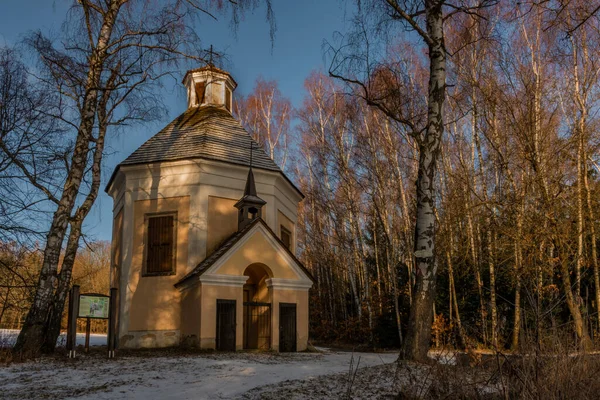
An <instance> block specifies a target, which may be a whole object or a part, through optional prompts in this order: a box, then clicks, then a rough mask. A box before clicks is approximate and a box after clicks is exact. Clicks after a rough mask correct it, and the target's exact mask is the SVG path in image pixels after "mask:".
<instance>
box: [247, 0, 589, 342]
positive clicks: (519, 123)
mask: <svg viewBox="0 0 600 400" xmlns="http://www.w3.org/2000/svg"><path fill="white" fill-rule="evenodd" d="M575 3H576V2H572V4H571V5H572V6H573V4H575ZM563 11H564V12H563V13H557V12H555V11H550V10H549V9H546V8H544V7H536V6H534V5H529V6H527V5H525V6H523V7H518V8H512V7H508V6H507V7H505V8H502V7H501V6H497V7H493V8H490V9H487V10H483V11H481V12H480V13H479V15H478V16H473V15H469V14H463V15H461V16H459V17H456V18H455V19H453V20H452V21H453V22H454V23H452V22H450V23H446V46H447V49H448V54H449V56H448V78H447V82H448V88H447V98H446V107H445V121H446V124H445V133H444V137H443V143H442V149H441V155H440V160H439V169H438V173H437V174H436V178H435V179H436V185H437V188H438V190H437V193H436V198H435V204H436V228H437V233H436V242H437V246H436V247H437V248H436V262H437V268H438V277H437V295H436V299H435V304H434V307H433V309H432V310H431V312H432V314H434V315H435V319H434V324H433V330H432V343H434V344H435V345H438V346H442V345H453V346H457V347H466V346H469V347H485V348H493V349H514V350H517V349H519V347H523V346H524V345H526V346H527V347H528V348H529V346H531V345H534V346H537V347H538V348H544V346H545V348H550V347H551V346H554V345H556V343H557V341H561V340H562V341H565V340H566V343H568V344H569V346H571V345H573V346H579V345H583V346H584V347H587V348H589V347H590V346H591V345H592V341H593V339H594V338H596V337H597V335H598V333H599V332H600V325H599V320H600V314H599V313H598V310H599V307H598V304H599V303H600V290H598V287H599V286H600V277H599V270H598V249H597V247H598V245H599V242H598V233H597V230H598V222H599V219H598V218H599V217H598V214H599V213H600V211H598V210H599V208H598V206H599V203H600V197H599V191H600V181H599V178H600V175H599V174H600V166H599V164H600V157H599V156H600V153H599V146H600V136H599V132H598V122H599V120H598V100H599V98H598V95H599V91H598V83H599V75H598V74H599V67H600V47H599V46H600V42H599V39H600V25H599V24H598V21H597V20H593V21H587V20H586V23H585V24H581V23H580V22H581V21H582V20H584V18H585V16H586V15H589V11H587V9H586V8H585V7H583V6H582V7H580V8H577V7H573V8H568V9H565V10H563ZM481 13H484V14H485V18H480V16H481ZM585 13H587V14H585ZM385 51H386V54H387V58H385V59H383V61H379V62H378V63H377V64H374V65H372V68H371V75H370V76H369V77H368V80H367V83H366V84H365V85H367V86H368V89H369V90H371V91H372V92H373V93H378V91H379V93H381V98H384V94H385V93H384V92H385V91H386V90H388V89H389V88H392V87H393V88H395V90H396V92H395V94H396V103H395V104H391V105H390V107H396V108H403V109H404V110H405V112H406V113H407V114H409V115H411V117H412V118H413V121H414V123H415V124H422V123H423V121H424V120H425V119H426V115H424V114H423V112H424V110H426V107H425V106H424V104H425V103H426V102H427V79H428V65H427V62H428V60H427V56H426V55H425V54H423V53H421V52H419V51H418V49H415V47H414V46H411V44H410V35H407V37H406V38H404V40H400V41H397V42H395V43H392V44H388V45H387V47H386V48H385ZM305 87H306V97H305V99H304V103H303V105H302V106H301V107H299V108H298V109H296V110H291V106H290V104H289V100H287V99H286V98H285V96H284V95H282V94H281V93H280V92H279V91H278V90H277V85H276V82H266V81H264V80H262V81H258V82H257V85H256V87H255V89H254V92H253V93H251V94H250V95H249V96H248V97H246V98H243V99H241V100H240V101H238V110H237V113H238V115H239V116H240V118H241V120H242V122H243V123H244V125H245V126H246V127H247V128H248V130H249V131H250V132H251V133H252V134H253V135H254V136H255V138H256V139H257V140H259V141H260V142H261V143H263V145H264V146H265V148H266V149H267V151H268V152H270V154H271V155H272V156H274V158H275V159H276V160H277V161H278V162H280V163H281V160H287V163H286V164H285V165H284V167H285V169H286V171H288V172H290V173H293V174H294V175H295V176H296V178H297V180H298V182H299V186H300V188H301V190H302V191H303V192H304V194H305V195H306V199H305V200H304V202H303V203H302V209H301V216H300V220H299V227H300V229H299V232H300V235H299V243H300V245H301V247H302V248H301V257H302V260H303V261H304V263H305V264H306V266H307V267H308V268H309V269H310V270H311V271H312V273H313V275H314V276H315V277H316V280H317V283H316V285H315V287H314V288H313V290H312V291H311V296H312V297H311V337H312V338H313V339H314V340H317V341H324V342H339V343H346V344H353V345H357V344H359V345H365V346H375V347H395V346H399V345H400V344H401V343H402V339H403V334H404V332H405V328H406V321H407V319H408V313H409V308H410V303H411V298H412V296H413V293H412V290H413V285H414V282H415V276H416V272H415V268H414V253H413V249H414V242H413V241H414V223H415V218H416V217H415V204H416V199H415V184H414V183H415V181H416V180H417V163H418V146H417V143H416V142H415V140H414V138H413V137H412V136H411V134H410V132H409V131H408V130H407V129H406V128H405V126H403V125H401V124H398V123H397V122H396V121H394V120H393V119H391V118H389V117H387V116H386V114H385V113H384V112H382V111H381V109H379V108H377V107H372V104H368V101H367V100H365V96H364V95H363V93H362V92H361V88H360V87H359V88H358V89H357V88H356V86H352V85H346V84H344V83H343V82H341V81H340V80H338V79H334V78H332V77H330V76H328V75H326V74H325V73H322V72H318V71H316V72H314V73H313V74H312V75H311V76H310V77H309V78H308V79H307V80H306V83H305ZM290 126H291V128H290ZM282 132H283V133H282Z"/></svg>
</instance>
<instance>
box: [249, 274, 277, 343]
mask: <svg viewBox="0 0 600 400" xmlns="http://www.w3.org/2000/svg"><path fill="white" fill-rule="evenodd" d="M244 275H245V276H247V277H248V280H247V281H246V284H245V285H244V349H259V350H269V349H270V348H271V293H270V290H269V288H268V286H267V282H266V281H267V279H269V278H271V277H272V276H273V274H272V272H271V270H270V269H269V267H267V266H266V265H264V264H251V265H250V266H248V267H247V268H246V270H245V271H244Z"/></svg>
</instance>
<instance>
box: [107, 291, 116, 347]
mask: <svg viewBox="0 0 600 400" xmlns="http://www.w3.org/2000/svg"><path fill="white" fill-rule="evenodd" d="M109 308H110V310H109V312H108V358H115V349H116V347H117V338H116V336H117V335H116V333H117V288H111V289H110V304H109Z"/></svg>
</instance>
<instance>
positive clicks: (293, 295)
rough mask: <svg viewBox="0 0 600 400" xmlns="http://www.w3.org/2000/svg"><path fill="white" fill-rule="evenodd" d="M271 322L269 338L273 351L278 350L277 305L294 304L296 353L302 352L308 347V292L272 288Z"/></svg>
mask: <svg viewBox="0 0 600 400" xmlns="http://www.w3.org/2000/svg"><path fill="white" fill-rule="evenodd" d="M271 290H272V293H273V295H272V298H273V304H272V305H271V309H272V310H273V320H272V325H271V338H272V346H273V350H279V304H280V303H293V304H296V351H304V350H306V348H307V346H308V311H309V310H308V307H309V306H308V290H291V289H279V288H272V289H271Z"/></svg>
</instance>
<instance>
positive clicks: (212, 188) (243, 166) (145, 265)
mask: <svg viewBox="0 0 600 400" xmlns="http://www.w3.org/2000/svg"><path fill="white" fill-rule="evenodd" d="M183 85H184V86H185V88H186V89H187V110H185V112H183V114H181V115H180V116H178V117H177V118H175V120H173V121H172V122H171V123H169V124H168V125H167V126H166V127H165V128H164V129H162V130H161V131H159V132H158V133H157V134H156V135H154V136H152V137H151V138H150V139H149V140H148V141H147V142H145V143H144V144H142V145H141V146H140V147H139V148H138V149H137V150H135V151H134V152H133V153H132V154H131V155H130V156H129V157H127V158H126V159H125V160H123V162H121V163H120V164H119V165H118V166H117V167H116V168H115V170H114V172H113V174H112V176H111V178H110V180H109V182H108V184H107V186H106V192H107V193H108V194H109V195H110V196H111V197H112V199H113V204H114V205H113V234H112V253H111V269H110V282H111V287H116V288H118V300H117V303H118V307H117V308H118V313H117V314H118V315H117V338H118V347H119V348H141V347H144V348H152V347H168V346H179V345H181V346H189V347H197V348H202V349H217V350H229V351H235V350H242V349H264V350H275V351H302V350H304V349H306V347H307V342H308V299H309V289H310V288H311V287H312V284H313V278H312V276H311V274H310V273H309V272H308V271H307V269H306V268H305V267H304V266H303V265H302V263H301V262H300V261H299V260H298V259H297V258H296V256H295V253H296V250H297V237H296V223H297V218H298V205H299V203H300V201H302V199H303V195H302V193H301V192H300V190H299V189H298V188H297V187H296V186H295V185H294V184H293V183H292V181H291V180H290V179H289V178H288V177H287V176H286V175H285V174H284V173H283V171H282V170H281V169H280V168H279V167H278V166H277V165H276V164H275V162H274V161H273V160H272V159H271V158H270V157H269V156H268V155H267V153H266V152H265V151H264V150H263V149H262V147H261V146H259V145H258V143H256V142H255V141H254V140H253V139H252V137H251V136H250V135H249V134H248V132H246V130H245V129H244V128H243V127H242V125H241V124H240V123H239V122H238V121H237V120H236V119H235V118H234V117H233V115H232V102H233V93H234V90H235V88H236V86H237V84H236V82H235V80H234V79H233V78H232V76H231V75H230V74H229V73H228V72H226V71H224V70H222V69H220V68H217V67H215V66H213V65H208V66H206V67H203V68H199V69H194V70H191V71H188V72H187V73H186V74H185V76H184V78H183Z"/></svg>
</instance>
